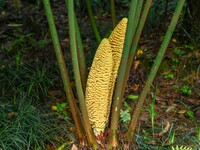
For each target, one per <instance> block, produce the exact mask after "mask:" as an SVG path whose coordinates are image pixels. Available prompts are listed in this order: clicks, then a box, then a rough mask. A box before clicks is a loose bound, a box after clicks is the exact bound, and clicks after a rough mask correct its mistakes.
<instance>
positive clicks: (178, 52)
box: [173, 48, 185, 56]
mask: <svg viewBox="0 0 200 150" xmlns="http://www.w3.org/2000/svg"><path fill="white" fill-rule="evenodd" d="M173 53H174V54H176V55H178V56H182V55H183V54H185V51H184V50H181V49H179V48H176V49H175V50H174V51H173Z"/></svg>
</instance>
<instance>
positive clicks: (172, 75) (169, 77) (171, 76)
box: [164, 73, 174, 79]
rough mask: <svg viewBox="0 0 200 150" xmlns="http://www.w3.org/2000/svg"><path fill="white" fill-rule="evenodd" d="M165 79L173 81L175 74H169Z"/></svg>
mask: <svg viewBox="0 0 200 150" xmlns="http://www.w3.org/2000/svg"><path fill="white" fill-rule="evenodd" d="M164 78H165V79H173V78H174V74H172V73H169V74H167V75H165V77H164Z"/></svg>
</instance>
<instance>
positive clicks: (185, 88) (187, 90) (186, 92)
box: [180, 85, 192, 95]
mask: <svg viewBox="0 0 200 150" xmlns="http://www.w3.org/2000/svg"><path fill="white" fill-rule="evenodd" d="M180 93H181V94H183V95H191V94H192V90H190V87H189V86H188V85H185V86H183V87H181V88H180Z"/></svg>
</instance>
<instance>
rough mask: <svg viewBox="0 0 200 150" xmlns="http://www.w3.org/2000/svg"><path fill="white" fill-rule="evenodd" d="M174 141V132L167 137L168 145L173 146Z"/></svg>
mask: <svg viewBox="0 0 200 150" xmlns="http://www.w3.org/2000/svg"><path fill="white" fill-rule="evenodd" d="M174 141H175V131H174V132H173V133H172V134H171V135H170V137H169V144H173V143H174Z"/></svg>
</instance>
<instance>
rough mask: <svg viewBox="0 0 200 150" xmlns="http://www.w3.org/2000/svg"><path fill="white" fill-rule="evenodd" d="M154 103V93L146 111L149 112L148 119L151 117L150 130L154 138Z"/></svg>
mask: <svg viewBox="0 0 200 150" xmlns="http://www.w3.org/2000/svg"><path fill="white" fill-rule="evenodd" d="M155 101H156V93H155V94H154V96H153V99H152V102H151V105H150V107H149V108H148V111H149V113H150V117H151V129H152V134H153V137H154V119H155V117H156V115H157V114H156V112H155V110H154V108H155Z"/></svg>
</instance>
